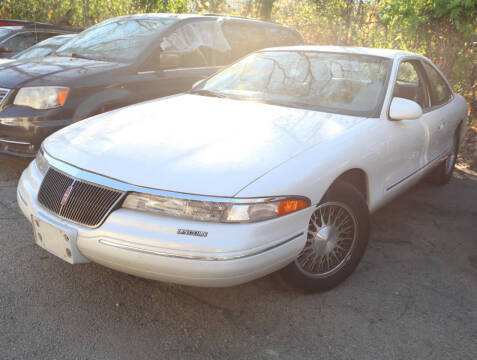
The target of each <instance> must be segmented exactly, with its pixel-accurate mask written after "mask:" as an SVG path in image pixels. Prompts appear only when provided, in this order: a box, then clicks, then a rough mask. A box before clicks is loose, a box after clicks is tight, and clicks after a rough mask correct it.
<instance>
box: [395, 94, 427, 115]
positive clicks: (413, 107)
mask: <svg viewBox="0 0 477 360" xmlns="http://www.w3.org/2000/svg"><path fill="white" fill-rule="evenodd" d="M421 115H422V108H421V106H420V105H419V104H418V103H416V102H415V101H412V100H408V99H404V98H400V97H395V98H393V100H392V101H391V107H390V108H389V117H390V118H391V119H392V120H415V119H419V118H420V117H421Z"/></svg>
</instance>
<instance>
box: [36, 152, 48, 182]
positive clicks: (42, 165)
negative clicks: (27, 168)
mask: <svg viewBox="0 0 477 360" xmlns="http://www.w3.org/2000/svg"><path fill="white" fill-rule="evenodd" d="M35 162H36V167H37V168H38V170H39V171H40V173H41V174H42V175H43V176H45V174H46V171H47V170H48V160H46V158H45V154H44V153H43V149H40V151H38V153H37V154H36V158H35Z"/></svg>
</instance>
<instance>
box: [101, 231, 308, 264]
mask: <svg viewBox="0 0 477 360" xmlns="http://www.w3.org/2000/svg"><path fill="white" fill-rule="evenodd" d="M302 235H304V232H301V233H299V234H296V235H295V236H292V237H291V238H289V239H286V240H284V241H281V242H279V243H278V244H274V245H271V246H269V247H267V248H265V249H260V250H258V251H256V252H253V253H250V254H242V255H235V256H234V255H231V256H202V255H179V254H173V253H169V252H166V251H161V250H151V249H145V248H142V247H140V246H134V245H127V244H122V243H119V242H116V241H112V240H105V239H100V240H99V241H98V242H99V243H100V244H103V245H106V246H111V247H114V248H118V249H122V250H129V251H134V252H139V253H142V254H147V255H157V256H165V257H172V258H178V259H185V260H201V261H227V260H237V259H242V258H247V257H250V256H255V255H259V254H262V253H264V252H266V251H270V250H273V249H275V248H277V247H279V246H282V245H285V244H286V243H288V242H290V241H292V240H295V239H297V238H299V237H300V236H302Z"/></svg>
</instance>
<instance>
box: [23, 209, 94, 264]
mask: <svg viewBox="0 0 477 360" xmlns="http://www.w3.org/2000/svg"><path fill="white" fill-rule="evenodd" d="M31 217H32V224H33V233H34V236H35V242H36V243H37V245H38V246H40V247H42V248H43V249H45V250H46V251H48V252H50V253H52V254H53V255H56V256H57V257H59V258H61V259H63V260H64V261H66V262H68V263H70V264H78V263H84V262H88V260H87V259H86V258H85V257H84V256H83V255H82V254H81V253H80V252H79V250H78V248H77V246H76V241H77V236H78V233H77V231H76V230H75V229H72V228H69V227H67V226H65V225H63V224H58V223H53V222H52V221H49V220H46V219H45V218H44V217H43V216H41V215H38V214H34V215H32V216H31Z"/></svg>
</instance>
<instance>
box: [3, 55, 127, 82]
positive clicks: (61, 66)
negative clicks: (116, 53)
mask: <svg viewBox="0 0 477 360" xmlns="http://www.w3.org/2000/svg"><path fill="white" fill-rule="evenodd" d="M124 66H125V65H124V64H118V63H111V62H105V61H95V60H87V59H76V58H70V57H58V56H49V57H40V58H33V59H25V60H17V61H10V62H6V63H0V87H4V88H8V89H14V88H19V87H22V86H47V85H69V82H71V80H76V79H84V78H85V77H88V76H90V75H95V74H97V73H99V72H104V71H108V70H115V69H117V68H121V67H124Z"/></svg>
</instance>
